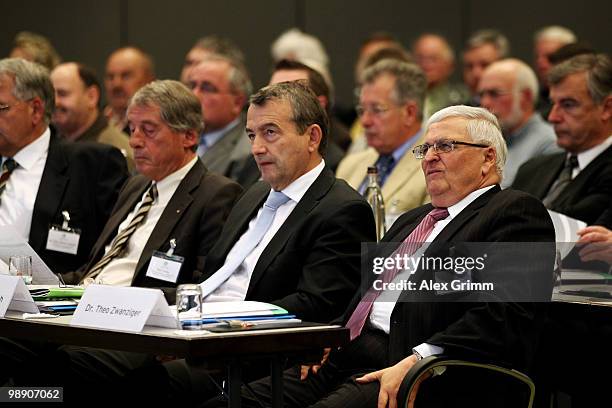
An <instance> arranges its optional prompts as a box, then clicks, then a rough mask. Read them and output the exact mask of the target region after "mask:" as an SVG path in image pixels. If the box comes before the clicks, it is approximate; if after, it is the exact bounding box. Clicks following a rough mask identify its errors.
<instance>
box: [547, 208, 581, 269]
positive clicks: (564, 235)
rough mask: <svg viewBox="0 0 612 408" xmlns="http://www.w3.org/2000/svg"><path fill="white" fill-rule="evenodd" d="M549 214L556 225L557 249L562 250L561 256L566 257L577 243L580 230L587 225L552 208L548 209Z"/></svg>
mask: <svg viewBox="0 0 612 408" xmlns="http://www.w3.org/2000/svg"><path fill="white" fill-rule="evenodd" d="M548 214H550V218H551V219H552V222H553V225H554V227H555V241H556V242H557V249H558V250H559V251H560V252H561V258H565V257H566V256H567V254H569V253H570V251H571V250H572V248H573V247H574V245H576V241H577V240H578V230H580V229H582V228H584V227H586V223H585V222H582V221H580V220H577V219H575V218H571V217H568V216H567V215H564V214H561V213H558V212H555V211H551V210H548Z"/></svg>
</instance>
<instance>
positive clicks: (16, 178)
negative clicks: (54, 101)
mask: <svg viewBox="0 0 612 408" xmlns="http://www.w3.org/2000/svg"><path fill="white" fill-rule="evenodd" d="M50 140H51V132H50V131H49V128H47V129H46V130H45V131H44V133H43V134H42V135H41V136H40V137H39V138H38V139H36V140H34V141H33V142H32V143H30V144H29V145H27V146H25V147H23V148H22V149H21V150H19V151H18V152H17V154H15V156H13V160H15V162H16V163H17V164H18V166H17V167H16V168H15V170H13V172H12V173H11V176H10V177H9V179H8V181H7V183H6V186H5V190H4V192H3V193H2V197H1V198H0V225H12V226H13V227H15V229H16V230H17V233H19V236H21V237H22V238H23V239H25V240H26V241H27V240H28V239H29V237H30V227H31V226H32V214H33V213H34V202H35V201H36V196H37V195H38V187H39V186H40V180H41V179H42V174H43V170H44V169H45V163H46V162H47V155H48V154H49V142H50ZM4 159H5V160H6V158H4ZM3 162H4V160H3ZM41 199H44V197H41Z"/></svg>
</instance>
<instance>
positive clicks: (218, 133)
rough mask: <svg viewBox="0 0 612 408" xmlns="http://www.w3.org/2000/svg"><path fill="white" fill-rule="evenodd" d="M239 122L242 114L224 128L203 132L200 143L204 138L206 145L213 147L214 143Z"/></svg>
mask: <svg viewBox="0 0 612 408" xmlns="http://www.w3.org/2000/svg"><path fill="white" fill-rule="evenodd" d="M238 122H240V116H238V117H237V118H236V119H234V120H232V121H231V122H230V123H228V124H227V126H225V127H224V128H223V129H219V130H213V131H212V132H206V133H205V132H202V135H201V136H200V144H201V143H202V141H203V140H205V141H206V146H207V147H211V146H212V145H214V144H215V143H217V142H218V141H219V139H221V138H222V137H223V135H224V134H226V133H227V132H228V131H229V130H230V129H231V128H233V127H234V126H237V125H238Z"/></svg>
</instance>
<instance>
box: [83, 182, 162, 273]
mask: <svg viewBox="0 0 612 408" xmlns="http://www.w3.org/2000/svg"><path fill="white" fill-rule="evenodd" d="M156 199H157V187H155V184H153V185H152V186H151V187H150V188H149V191H148V192H147V195H146V196H145V198H144V200H142V205H141V206H140V208H139V209H138V212H136V215H134V218H132V221H130V224H129V225H128V226H127V227H126V228H125V229H124V230H123V231H121V232H119V234H118V235H117V236H116V237H115V239H113V241H112V242H111V247H110V249H109V250H108V252H107V253H106V254H105V255H104V256H103V257H102V258H101V259H100V260H99V261H98V262H97V263H96V264H95V265H94V266H93V267H92V268H91V269H90V270H89V271H88V272H87V273H86V274H85V276H83V279H81V282H83V281H84V280H85V279H88V278H90V279H93V278H95V277H96V276H98V275H99V274H100V272H102V269H104V267H105V266H106V265H108V264H109V262H110V261H112V260H113V259H115V258H116V257H118V256H120V255H121V254H122V253H123V251H124V250H125V246H126V244H127V242H128V241H129V240H130V238H131V237H132V234H133V233H134V231H136V229H137V228H138V227H139V226H140V225H141V224H142V223H143V222H144V220H145V218H146V216H147V214H148V212H149V210H150V209H151V207H152V206H153V203H154V202H155V200H156Z"/></svg>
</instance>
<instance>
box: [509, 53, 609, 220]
mask: <svg viewBox="0 0 612 408" xmlns="http://www.w3.org/2000/svg"><path fill="white" fill-rule="evenodd" d="M548 80H549V81H548V82H549V84H550V99H551V101H552V103H553V106H552V109H551V111H550V114H549V115H548V120H549V121H550V122H551V123H552V124H553V126H554V129H555V133H556V134H557V145H559V147H561V148H563V150H564V152H563V153H558V154H554V155H549V156H543V157H537V158H534V159H532V160H530V161H528V162H527V163H525V164H523V165H522V166H521V167H520V168H519V170H518V173H517V175H516V179H515V181H514V183H513V184H512V187H513V188H515V189H518V190H522V191H526V192H528V193H530V194H532V195H534V196H536V197H538V198H540V199H541V200H542V202H543V203H544V205H545V206H546V207H547V208H549V209H551V210H553V211H557V212H560V213H562V214H565V215H568V216H570V217H573V218H577V219H580V220H582V221H585V222H586V223H588V224H592V223H593V222H594V221H595V220H597V218H599V216H601V214H602V213H603V212H604V211H605V210H606V209H607V208H609V205H610V198H611V197H612V60H611V59H610V57H609V56H607V55H604V54H599V55H592V54H585V55H578V56H576V57H573V58H571V59H569V60H567V61H565V62H562V63H560V64H558V65H555V66H554V67H553V68H552V70H551V71H550V74H549V76H548ZM534 175H537V177H534Z"/></svg>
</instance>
